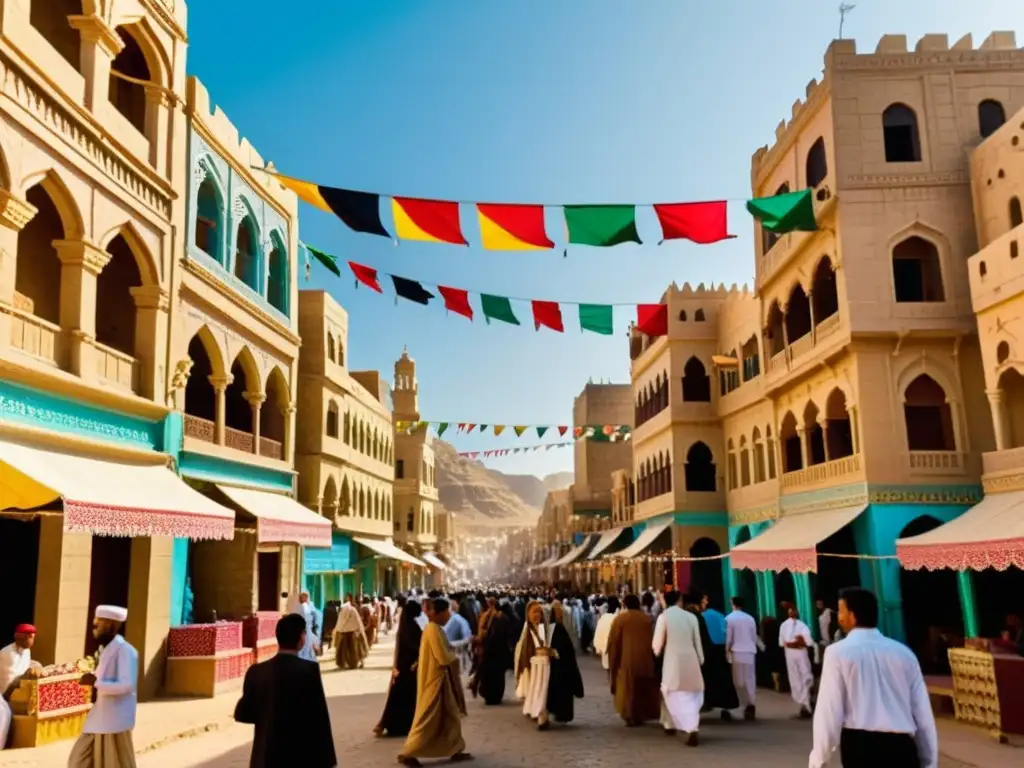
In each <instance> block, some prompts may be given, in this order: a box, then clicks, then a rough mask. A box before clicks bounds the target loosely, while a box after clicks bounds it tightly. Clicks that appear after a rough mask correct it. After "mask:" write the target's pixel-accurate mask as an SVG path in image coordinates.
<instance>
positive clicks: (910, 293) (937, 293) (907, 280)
mask: <svg viewBox="0 0 1024 768" xmlns="http://www.w3.org/2000/svg"><path fill="white" fill-rule="evenodd" d="M892 279H893V287H894V289H895V294H896V301H897V302H900V303H920V302H932V301H934V302H939V301H945V300H946V292H945V289H944V288H943V285H942V265H941V262H940V259H939V249H938V248H936V247H935V244H934V243H932V242H931V241H929V240H925V239H924V238H923V237H918V236H917V235H912V236H911V237H908V238H907V239H905V240H903V241H901V242H899V243H898V244H897V245H896V247H895V248H893V249H892Z"/></svg>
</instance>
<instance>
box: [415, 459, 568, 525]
mask: <svg viewBox="0 0 1024 768" xmlns="http://www.w3.org/2000/svg"><path fill="white" fill-rule="evenodd" d="M434 455H435V475H434V479H435V481H436V483H437V492H438V496H439V499H440V502H441V506H443V507H444V508H445V509H446V510H448V511H449V512H454V513H455V514H456V515H457V516H458V518H459V520H460V523H461V524H462V525H466V526H478V527H482V528H517V527H521V526H528V525H535V524H536V522H537V518H538V517H539V516H540V513H541V510H542V509H543V508H544V497H545V496H546V495H547V492H548V491H552V490H558V489H561V488H567V487H568V486H570V485H571V484H572V481H573V473H572V472H556V473H555V474H552V475H548V476H547V477H545V478H543V479H542V478H539V477H534V476H533V475H506V474H505V473H503V472H499V471H498V470H496V469H489V468H488V467H485V466H484V465H483V464H482V463H481V462H479V461H473V460H471V459H467V458H465V457H463V456H459V454H458V451H456V450H455V447H454V446H453V445H451V444H450V443H446V442H445V441H443V440H435V441H434Z"/></svg>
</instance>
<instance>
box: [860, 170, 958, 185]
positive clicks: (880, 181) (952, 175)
mask: <svg viewBox="0 0 1024 768" xmlns="http://www.w3.org/2000/svg"><path fill="white" fill-rule="evenodd" d="M970 183H971V178H970V176H969V175H968V174H967V173H966V172H965V171H941V172H938V173H879V174H853V175H850V176H847V177H846V181H845V183H844V187H845V188H846V189H874V188H876V187H938V186H959V185H967V184H970Z"/></svg>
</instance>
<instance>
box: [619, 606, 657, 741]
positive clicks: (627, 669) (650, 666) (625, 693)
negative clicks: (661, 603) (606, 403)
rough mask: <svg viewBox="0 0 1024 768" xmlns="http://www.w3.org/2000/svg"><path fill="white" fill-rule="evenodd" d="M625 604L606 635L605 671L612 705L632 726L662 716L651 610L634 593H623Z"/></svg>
mask: <svg viewBox="0 0 1024 768" xmlns="http://www.w3.org/2000/svg"><path fill="white" fill-rule="evenodd" d="M625 604H626V610H625V611H622V612H621V613H619V615H618V616H616V617H615V620H614V621H613V622H612V630H611V634H610V635H609V637H608V674H609V677H610V678H611V686H612V695H613V696H614V697H615V709H616V711H617V712H618V713H619V715H621V716H622V719H623V720H625V721H626V724H627V725H628V726H630V727H631V728H632V727H635V726H638V725H641V724H642V723H644V722H646V721H648V720H657V719H658V718H659V717H660V716H661V691H660V689H659V683H658V677H657V674H656V672H655V667H654V653H653V652H652V650H651V648H652V646H653V644H654V627H653V626H652V625H651V620H650V619H651V617H650V614H649V613H648V612H647V611H645V610H642V609H641V607H640V600H639V599H638V598H637V596H636V595H626V600H625Z"/></svg>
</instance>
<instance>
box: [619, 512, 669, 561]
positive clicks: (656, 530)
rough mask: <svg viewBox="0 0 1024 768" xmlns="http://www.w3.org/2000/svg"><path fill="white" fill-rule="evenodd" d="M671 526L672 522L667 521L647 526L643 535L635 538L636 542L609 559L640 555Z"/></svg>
mask: <svg viewBox="0 0 1024 768" xmlns="http://www.w3.org/2000/svg"><path fill="white" fill-rule="evenodd" d="M671 525H672V522H671V521H669V522H667V523H661V524H660V525H649V526H647V527H646V528H645V529H644V531H643V533H641V534H640V535H639V536H637V537H636V541H634V542H633V543H632V544H630V545H629V546H628V547H626V548H625V549H624V550H622V551H621V552H619V553H617V554H614V555H609V557H621V558H626V559H628V558H630V557H636V556H637V555H642V554H643V553H644V552H646V551H647V549H648V547H650V546H651V545H652V544H654V541H655V540H656V539H657V538H658V537H659V536H661V534H663V533H664V532H665V531H667V530H668V529H669V527H670V526H671Z"/></svg>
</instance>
